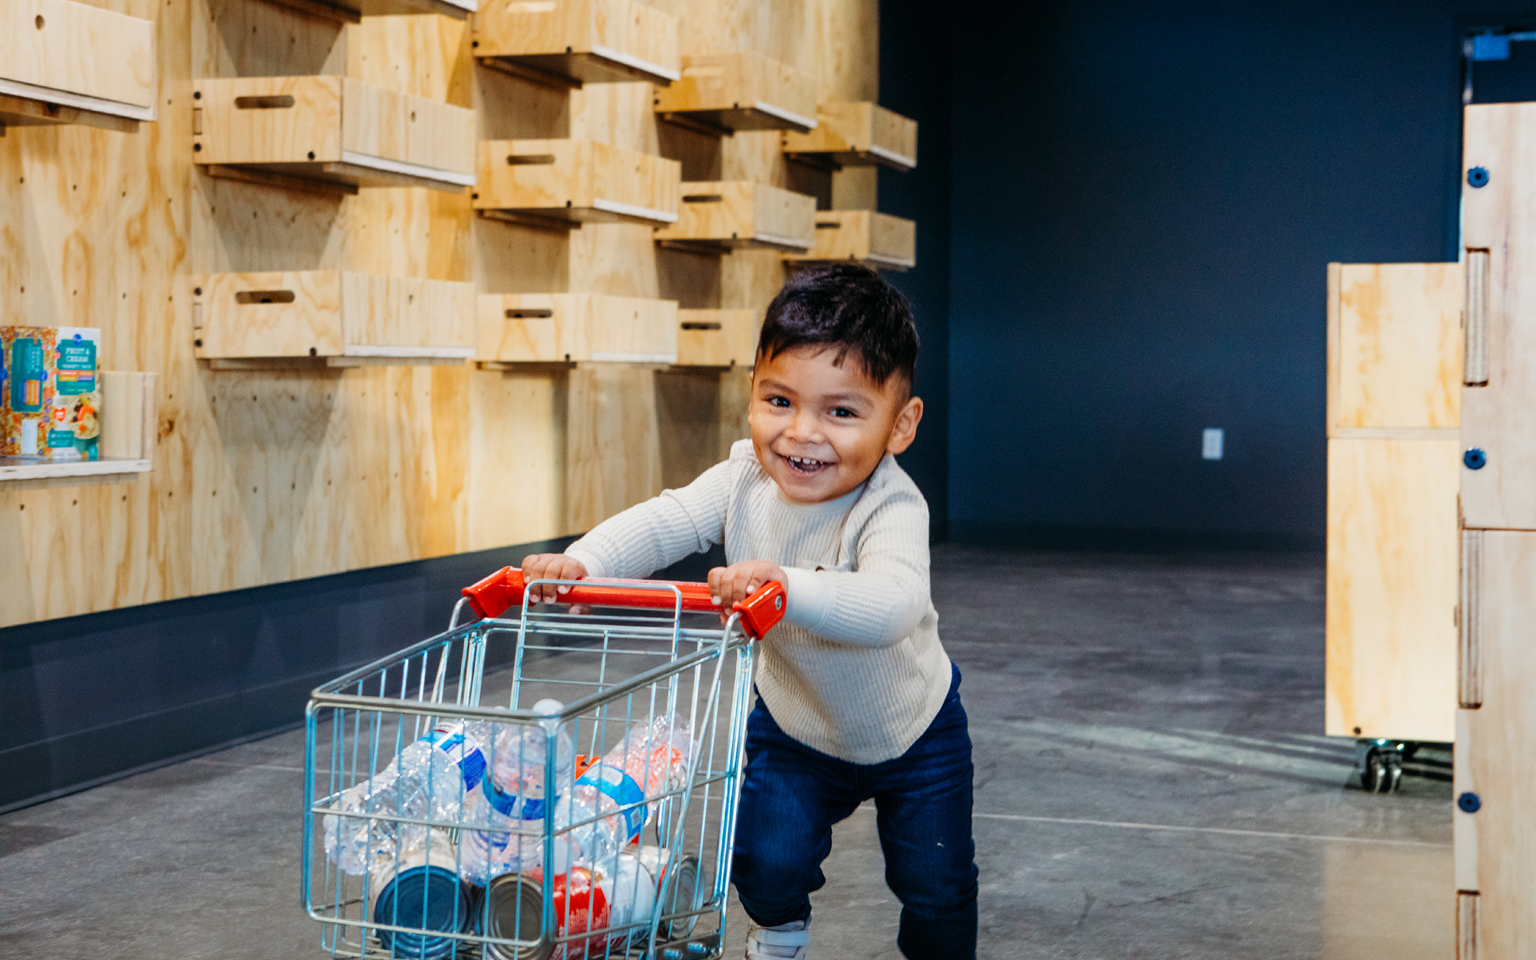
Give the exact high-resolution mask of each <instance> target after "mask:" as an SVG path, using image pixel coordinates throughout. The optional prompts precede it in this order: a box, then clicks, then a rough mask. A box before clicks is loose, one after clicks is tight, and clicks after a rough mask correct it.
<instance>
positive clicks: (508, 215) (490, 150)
mask: <svg viewBox="0 0 1536 960" xmlns="http://www.w3.org/2000/svg"><path fill="white" fill-rule="evenodd" d="M478 171H479V185H478V186H477V188H476V191H475V193H474V194H473V198H474V207H475V209H476V210H479V211H480V212H481V213H482V214H484V215H486V216H491V217H499V218H501V219H510V220H532V221H535V222H541V223H552V224H558V225H561V226H575V225H577V224H580V223H584V222H599V223H603V222H623V221H628V222H638V223H648V224H651V225H653V226H654V225H657V224H670V223H675V222H677V217H678V196H679V192H680V188H681V185H682V164H680V163H678V162H677V161H675V160H665V159H662V158H661V157H657V156H653V155H652V154H649V153H639V152H636V151H634V150H621V149H619V148H618V147H612V146H609V145H608V144H606V143H599V142H597V141H595V140H486V141H482V142H481V143H480V153H479V165H478Z"/></svg>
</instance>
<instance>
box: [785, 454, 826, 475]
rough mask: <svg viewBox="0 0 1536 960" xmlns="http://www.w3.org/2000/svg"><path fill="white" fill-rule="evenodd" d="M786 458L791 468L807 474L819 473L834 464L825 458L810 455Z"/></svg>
mask: <svg viewBox="0 0 1536 960" xmlns="http://www.w3.org/2000/svg"><path fill="white" fill-rule="evenodd" d="M781 456H782V454H781ZM784 460H785V462H787V463H788V464H789V468H790V469H791V470H793V471H795V472H796V473H803V474H807V475H809V474H813V473H819V472H821V471H822V470H824V469H826V468H827V467H830V466H832V464H830V463H828V462H827V461H825V460H812V459H811V458H810V457H784Z"/></svg>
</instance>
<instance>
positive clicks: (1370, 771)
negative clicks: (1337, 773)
mask: <svg viewBox="0 0 1536 960" xmlns="http://www.w3.org/2000/svg"><path fill="white" fill-rule="evenodd" d="M1407 753H1409V745H1408V744H1406V743H1403V742H1402V741H1399V740H1357V741H1355V769H1356V770H1357V771H1358V772H1359V774H1360V787H1361V788H1362V789H1363V790H1365V792H1366V793H1396V792H1397V786H1398V783H1399V782H1400V781H1401V780H1402V778H1403V758H1404V756H1405V755H1406V754H1407Z"/></svg>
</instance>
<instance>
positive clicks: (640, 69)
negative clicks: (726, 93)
mask: <svg viewBox="0 0 1536 960" xmlns="http://www.w3.org/2000/svg"><path fill="white" fill-rule="evenodd" d="M677 23H678V21H677V18H676V17H674V16H672V15H671V14H669V13H664V12H662V11H661V10H658V9H656V8H655V7H652V6H649V5H647V4H644V3H635V2H634V0H544V2H536V3H530V2H527V0H491V2H490V3H488V4H487V5H486V7H485V9H484V10H481V11H480V13H479V14H478V15H477V16H476V17H475V27H474V35H473V44H474V51H475V56H476V57H479V58H480V59H481V60H484V61H486V65H487V66H492V67H496V68H498V69H507V70H509V71H510V72H513V73H519V74H525V75H528V76H530V77H531V78H533V79H536V80H548V81H554V82H556V83H562V84H566V83H568V84H571V85H576V86H579V85H580V84H582V83H602V82H619V81H626V80H644V81H648V82H650V83H654V84H658V85H660V86H666V85H667V84H669V83H671V82H672V81H674V80H676V79H678V77H679V76H680V75H681V74H680V72H679V71H680V70H681V68H682V63H681V60H680V59H679V58H678V55H677Z"/></svg>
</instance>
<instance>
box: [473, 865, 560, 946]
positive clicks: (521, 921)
mask: <svg viewBox="0 0 1536 960" xmlns="http://www.w3.org/2000/svg"><path fill="white" fill-rule="evenodd" d="M479 913H480V917H479V919H480V920H481V921H482V922H483V923H484V924H485V935H486V936H488V937H497V938H500V939H503V940H522V941H524V942H529V941H536V943H535V945H534V946H532V947H509V946H504V945H502V944H496V943H490V944H486V951H487V952H488V953H489V954H490V955H491V956H492V957H495V958H497V960H512V958H513V957H516V958H517V960H545V958H546V957H548V956H549V955H550V954H551V953H553V952H554V950H555V944H554V938H553V937H549V936H542V935H541V934H542V929H543V923H544V890H543V887H541V886H540V885H539V884H538V883H536V882H534V881H533V880H532V879H531V878H529V877H527V876H521V875H519V874H515V873H508V874H504V875H503V876H500V877H497V878H496V879H495V880H492V881H491V884H490V886H488V887H486V890H485V909H484V911H482V912H479Z"/></svg>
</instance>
